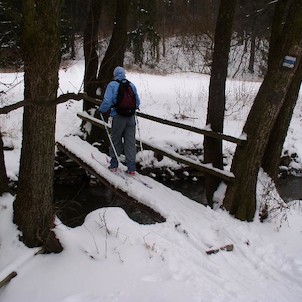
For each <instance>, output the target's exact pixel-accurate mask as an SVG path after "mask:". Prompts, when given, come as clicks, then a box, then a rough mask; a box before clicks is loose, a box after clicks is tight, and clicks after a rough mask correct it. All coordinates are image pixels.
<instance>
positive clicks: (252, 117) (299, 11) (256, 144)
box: [223, 0, 302, 221]
mask: <svg viewBox="0 0 302 302" xmlns="http://www.w3.org/2000/svg"><path fill="white" fill-rule="evenodd" d="M289 14H290V16H289V18H288V20H287V23H286V24H285V27H284V30H283V32H282V38H281V39H280V40H279V47H280V49H281V51H280V53H279V55H278V56H275V57H274V60H273V64H271V66H270V68H269V69H268V73H267V75H266V77H265V79H264V81H263V83H262V85H261V87H260V90H259V92H258V94H257V96H256V99H255V102H254V105H253V106H252V108H251V111H250V113H249V116H248V118H247V121H246V124H245V126H244V128H243V132H244V133H245V134H246V135H247V144H246V145H244V146H241V147H237V149H236V152H235V155H234V159H233V163H232V168H231V171H232V172H233V173H234V175H235V178H236V181H235V182H234V183H233V184H230V185H229V186H228V187H227V191H226V195H225V198H224V203H223V205H224V207H225V208H226V209H227V210H228V211H229V212H230V213H231V214H234V215H235V217H236V218H238V219H241V220H247V221H252V220H253V219H254V215H255V209H256V184H257V176H258V172H259V168H260V166H261V163H262V159H263V156H264V153H265V150H266V147H267V144H268V140H269V137H270V135H271V132H272V129H273V127H274V125H275V122H276V119H277V117H278V114H279V112H280V110H281V108H282V106H283V104H284V102H285V99H286V97H287V93H288V91H289V89H290V86H291V84H292V81H293V78H294V76H295V73H296V72H297V68H298V65H299V64H300V61H301V56H302V33H301V26H302V2H301V1H300V0H294V1H293V4H292V6H291V8H290V10H289ZM287 55H290V56H291V57H293V58H294V60H293V64H292V65H287V66H289V67H286V66H284V60H285V58H286V56H287ZM294 61H295V62H294ZM291 67H292V68H291Z"/></svg>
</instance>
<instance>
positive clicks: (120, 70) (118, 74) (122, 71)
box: [113, 66, 125, 80]
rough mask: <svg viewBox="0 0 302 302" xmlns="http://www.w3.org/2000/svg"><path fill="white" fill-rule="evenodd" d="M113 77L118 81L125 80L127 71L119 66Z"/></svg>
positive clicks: (115, 69)
mask: <svg viewBox="0 0 302 302" xmlns="http://www.w3.org/2000/svg"><path fill="white" fill-rule="evenodd" d="M113 77H114V78H115V79H118V80H122V79H124V78H125V69H124V68H123V67H121V66H117V67H115V68H114V70H113Z"/></svg>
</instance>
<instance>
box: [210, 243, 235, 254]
mask: <svg viewBox="0 0 302 302" xmlns="http://www.w3.org/2000/svg"><path fill="white" fill-rule="evenodd" d="M233 250H234V245H233V244H227V245H224V246H222V247H220V248H219V249H215V250H209V251H206V253H207V255H212V254H217V253H218V252H219V251H226V252H231V251H233Z"/></svg>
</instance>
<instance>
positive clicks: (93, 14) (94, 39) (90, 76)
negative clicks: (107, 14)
mask: <svg viewBox="0 0 302 302" xmlns="http://www.w3.org/2000/svg"><path fill="white" fill-rule="evenodd" d="M102 2H103V1H102V0H91V1H90V2H89V3H90V4H89V13H88V17H87V24H86V28H85V32H84V56H85V74H84V91H85V92H86V93H87V95H88V96H91V97H95V96H96V90H97V88H98V87H99V83H98V80H97V72H98V67H99V59H98V54H97V43H98V30H99V24H100V17H101V12H102ZM92 107H94V105H93V104H92V103H90V102H87V101H84V104H83V109H84V111H88V110H89V109H90V108H92Z"/></svg>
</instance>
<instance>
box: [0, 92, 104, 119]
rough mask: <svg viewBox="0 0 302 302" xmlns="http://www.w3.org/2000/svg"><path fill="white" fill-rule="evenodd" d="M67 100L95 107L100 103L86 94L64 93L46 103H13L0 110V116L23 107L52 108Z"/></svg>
mask: <svg viewBox="0 0 302 302" xmlns="http://www.w3.org/2000/svg"><path fill="white" fill-rule="evenodd" d="M69 100H76V101H80V100H85V101H89V102H92V103H94V104H96V105H100V103H101V102H102V101H101V100H100V99H95V98H92V97H90V96H88V95H87V94H86V93H78V94H77V93H65V94H61V95H60V96H58V97H57V98H56V99H55V100H50V101H48V102H45V101H35V102H33V101H30V100H23V101H20V102H17V103H15V104H12V105H8V106H5V107H2V108H0V114H8V113H9V112H11V111H13V110H16V109H18V108H20V107H23V106H30V105H36V106H47V107H48V106H54V105H58V104H61V103H65V102H67V101H69Z"/></svg>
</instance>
